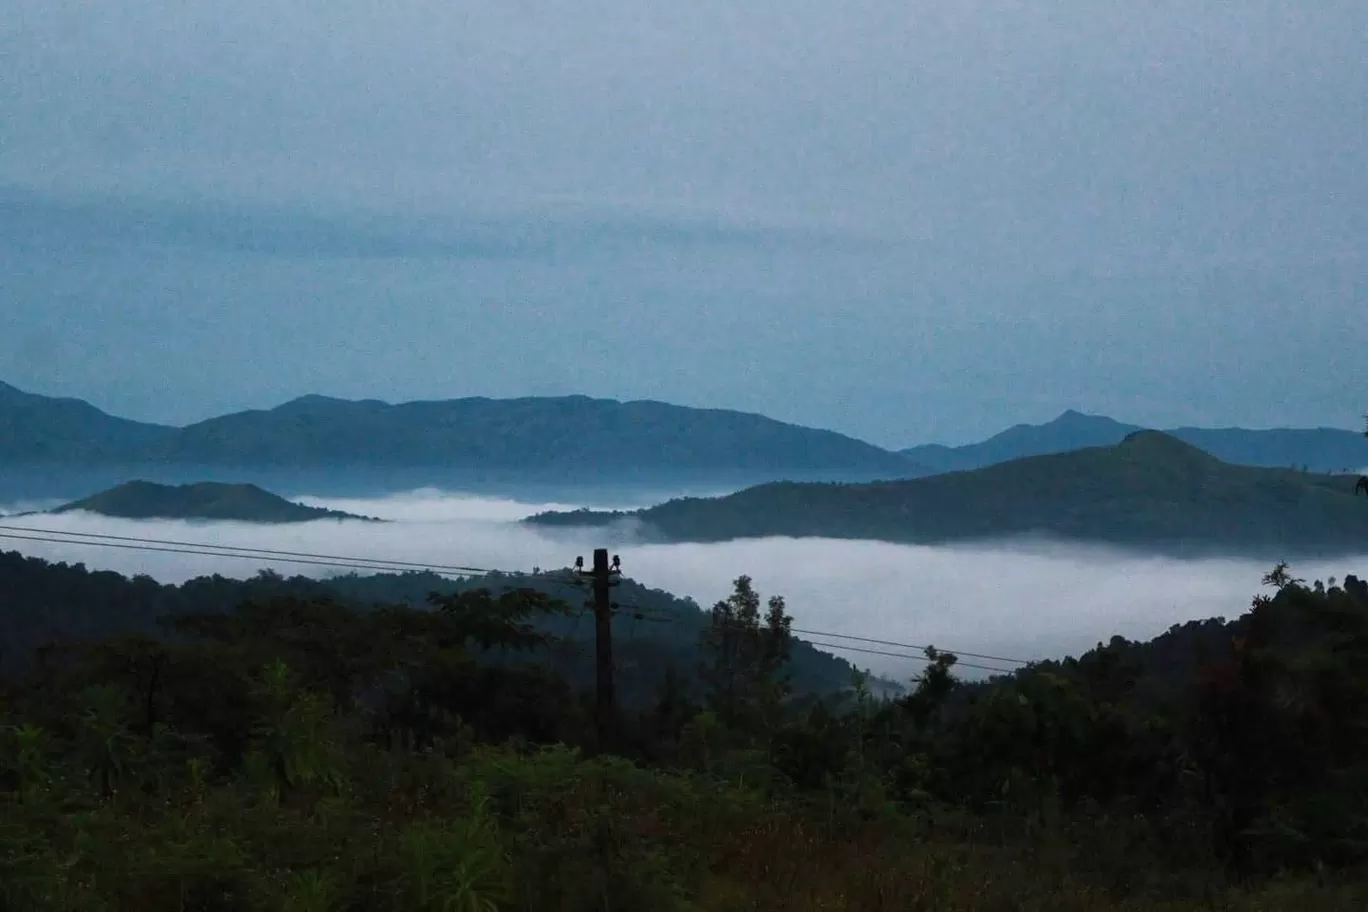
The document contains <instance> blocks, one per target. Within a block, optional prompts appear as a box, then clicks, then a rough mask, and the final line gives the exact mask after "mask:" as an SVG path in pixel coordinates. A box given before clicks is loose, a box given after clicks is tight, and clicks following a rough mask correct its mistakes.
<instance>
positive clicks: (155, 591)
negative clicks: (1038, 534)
mask: <svg viewBox="0 0 1368 912" xmlns="http://www.w3.org/2000/svg"><path fill="white" fill-rule="evenodd" d="M564 580H565V576H564V574H556V573H543V574H528V575H511V574H499V573H495V574H490V575H489V576H482V577H471V578H467V579H461V580H453V579H449V578H446V577H440V576H436V575H434V574H430V573H404V574H377V575H370V576H357V575H349V576H342V577H335V578H333V579H329V580H315V579H311V578H308V577H303V576H296V577H290V578H285V577H281V576H278V575H275V574H270V573H265V574H261V575H258V576H256V577H254V578H252V579H248V580H237V579H229V578H226V577H222V576H212V577H199V578H197V579H193V580H189V581H187V582H186V583H184V584H182V585H179V586H175V585H162V584H159V583H158V582H156V581H155V580H153V579H151V578H150V577H146V576H139V577H135V578H133V579H129V578H127V577H124V576H122V575H120V574H118V573H112V572H108V571H90V570H87V569H86V567H84V566H83V565H81V564H75V565H68V564H62V563H50V562H48V561H44V560H40V559H38V558H30V557H24V556H23V555H21V554H18V553H15V552H5V551H0V672H3V671H4V670H5V669H6V668H9V669H13V668H15V667H19V666H24V665H27V664H28V662H29V660H30V659H31V657H32V656H33V654H34V650H35V649H37V648H39V647H40V646H42V645H43V644H45V643H47V642H51V641H62V640H67V639H72V640H89V639H103V638H106V637H112V636H121V635H125V634H142V635H146V634H156V633H158V632H159V631H160V630H161V629H162V628H161V627H160V626H159V624H158V619H159V618H162V617H170V616H177V615H184V614H198V613H212V614H226V613H229V612H232V611H233V610H234V609H235V608H237V607H238V606H239V605H241V604H243V603H244V602H249V601H251V602H258V603H263V602H267V601H270V600H273V599H282V598H294V599H302V600H305V601H318V600H332V601H336V602H339V603H341V604H343V605H345V606H347V607H350V608H353V609H356V610H366V609H370V608H373V607H375V606H378V605H407V606H410V607H414V608H423V607H426V605H427V597H428V595H429V594H431V593H433V592H437V593H440V594H443V595H450V594H456V593H460V592H468V591H471V590H474V589H488V590H489V591H490V592H492V593H494V594H496V595H497V594H499V593H501V592H507V591H510V590H514V589H532V590H535V591H537V592H542V593H545V594H547V595H549V596H551V597H553V598H556V599H560V600H563V601H566V602H567V603H570V604H573V605H578V604H579V603H580V602H581V601H582V600H583V598H584V593H583V590H581V589H578V588H575V587H574V586H571V585H569V584H567V583H566V582H564ZM614 598H615V599H617V600H618V601H619V603H620V604H622V605H624V606H628V605H630V606H631V608H630V610H623V611H621V612H619V614H618V616H617V617H615V619H614V621H613V628H614V640H615V643H614V658H615V663H616V665H617V669H618V674H617V680H618V688H619V695H620V697H621V699H622V700H623V701H624V702H627V703H630V704H637V703H647V702H649V701H651V700H653V699H655V697H656V695H657V690H658V688H659V686H660V684H661V682H662V680H663V676H664V674H665V670H666V668H667V667H669V666H670V665H674V666H675V668H676V670H677V672H678V673H679V674H680V675H681V676H682V677H683V679H684V680H685V681H689V680H691V679H692V678H693V676H694V675H695V673H696V672H697V669H698V665H699V663H700V661H701V660H702V653H701V651H700V649H699V636H700V634H701V633H702V632H703V630H704V629H705V628H706V627H707V625H708V615H707V614H705V613H704V612H703V611H702V610H701V609H700V607H699V606H698V605H697V604H696V603H695V602H693V601H692V600H689V599H682V598H679V597H677V596H674V595H671V594H670V593H668V592H664V591H662V590H659V589H649V588H647V587H645V586H643V585H641V584H640V583H637V582H635V581H634V580H631V579H623V580H622V585H621V586H620V587H619V588H618V589H616V590H615V592H614ZM638 611H640V612H642V613H645V614H648V615H649V616H650V617H651V618H653V619H654V621H655V622H647V621H645V620H641V619H638V618H636V617H635V616H634V613H635V612H638ZM667 620H668V621H669V623H664V622H663V621H667ZM535 623H536V626H537V627H538V629H540V630H543V631H545V632H548V633H552V634H554V635H556V636H558V637H561V638H563V639H564V640H565V644H564V646H562V647H559V648H557V649H556V650H555V651H554V654H553V655H552V657H551V658H550V661H552V662H553V663H554V664H555V665H556V667H557V670H558V671H559V672H561V673H562V674H565V675H566V676H567V677H568V678H569V679H570V680H571V681H573V682H574V683H576V684H577V685H581V686H584V687H591V686H592V684H593V680H594V665H593V660H592V659H593V645H592V644H593V637H594V625H593V623H592V621H590V622H589V623H584V622H583V621H582V620H581V619H579V618H564V617H554V616H553V617H547V618H538V619H537V620H536V622H535ZM792 661H793V664H792V666H791V670H792V672H793V675H794V681H795V685H796V686H797V687H798V688H799V689H800V690H812V691H816V692H822V693H832V692H837V691H841V690H844V689H845V688H846V687H847V686H848V685H849V683H850V681H851V673H852V670H853V669H852V666H851V665H850V664H849V663H848V662H846V661H845V660H844V659H840V658H837V657H836V656H833V655H831V654H830V653H827V652H821V651H819V650H818V649H817V648H816V647H814V646H812V645H810V644H808V643H805V642H802V641H800V640H795V642H794V646H793V654H792Z"/></svg>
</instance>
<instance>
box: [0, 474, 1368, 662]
mask: <svg viewBox="0 0 1368 912" xmlns="http://www.w3.org/2000/svg"><path fill="white" fill-rule="evenodd" d="M292 496H296V497H297V499H298V500H300V501H301V502H305V503H311V504H319V505H326V506H329V507H332V508H335V509H342V510H346V511H348V512H353V513H356V514H360V515H366V516H378V517H381V518H384V519H388V520H390V522H388V523H379V524H376V523H362V522H350V521H348V522H333V521H318V522H309V523H299V524H293V525H273V526H262V525H252V524H248V523H204V522H179V521H162V520H153V521H147V520H144V521H132V520H119V519H110V518H107V517H100V516H94V515H92V514H88V513H67V514H61V515H46V516H29V517H23V518H22V519H17V518H10V519H7V520H5V523H4V524H5V525H6V526H24V527H28V528H36V529H44V530H53V531H56V532H57V533H59V534H57V535H53V534H51V532H46V533H37V537H39V538H44V537H46V538H60V539H63V540H62V541H61V542H51V541H48V542H42V541H32V540H14V539H9V538H4V537H0V550H9V549H17V550H20V551H22V552H23V553H25V554H29V555H32V556H34V557H44V558H47V559H49V560H61V561H66V562H72V563H74V562H81V563H84V564H86V566H88V567H90V568H92V569H109V570H115V571H118V572H120V573H124V574H129V575H131V574H135V573H146V574H149V575H151V576H152V577H153V578H154V579H157V580H160V581H162V582H172V583H178V582H183V581H184V580H186V579H189V578H191V577H194V576H200V575H208V574H211V573H221V574H223V575H225V576H230V577H238V578H243V577H246V576H251V575H252V574H254V573H256V572H257V571H258V570H259V569H262V568H264V567H270V568H271V569H274V570H276V571H277V572H279V573H283V574H285V575H294V574H296V573H298V574H303V575H313V576H317V575H326V574H327V573H330V572H345V571H341V570H329V569H327V568H323V567H319V566H315V565H291V564H287V563H275V564H269V563H266V564H264V563H262V561H261V559H260V558H259V557H258V558H254V559H252V560H243V559H240V558H234V557H217V556H215V557H210V556H205V555H203V554H184V553H170V551H172V550H175V548H174V547H171V548H170V550H167V551H140V550H136V549H130V548H126V547H118V548H105V547H97V546H92V545H90V544H89V542H90V541H91V539H90V538H89V537H88V536H89V535H90V534H92V533H93V534H97V535H116V536H125V537H131V538H135V539H136V538H142V539H157V540H161V541H163V542H183V543H188V544H199V545H203V544H209V545H214V546H218V547H220V548H237V549H242V548H257V549H274V550H286V551H294V552H297V553H300V554H318V555H329V556H333V557H340V558H366V559H370V560H379V561H385V560H399V561H406V562H410V563H419V564H432V565H443V566H453V565H455V566H472V567H480V568H488V569H499V570H505V571H528V570H532V569H534V568H540V569H543V570H554V569H558V568H564V567H568V566H570V565H571V564H573V562H574V558H575V556H576V555H584V556H585V557H586V558H587V557H588V556H589V553H590V549H591V548H592V542H593V540H594V538H596V537H597V534H596V533H591V534H589V535H587V536H586V535H585V533H584V532H583V531H582V530H570V529H566V530H555V531H548V530H544V529H536V528H531V527H527V526H523V525H521V524H518V523H517V522H516V520H518V519H520V518H522V517H524V516H527V515H530V514H532V513H535V512H539V511H541V510H545V509H556V508H561V509H563V508H564V506H565V505H563V504H534V503H529V502H522V501H517V500H509V499H493V498H484V497H471V496H467V495H459V494H451V493H443V492H440V491H416V492H411V493H409V494H405V495H399V496H393V497H386V498H380V499H367V500H347V499H339V498H328V499H326V500H323V499H319V498H316V497H309V496H307V495H298V494H295V495H292ZM624 505H625V506H631V504H624ZM3 506H4V505H0V507H3ZM11 506H12V505H11ZM29 506H34V505H29ZM0 534H17V535H26V536H27V537H28V538H29V539H31V538H33V537H34V533H0ZM81 536H86V537H85V538H81ZM119 544H121V545H122V544H126V541H120V542H119ZM181 550H187V549H184V548H182V549H181ZM617 550H619V551H620V554H621V557H622V567H623V572H624V574H625V575H626V576H628V577H630V578H632V579H635V580H637V581H638V582H640V583H642V584H643V585H645V586H647V587H649V588H653V589H663V590H665V591H667V592H670V593H673V594H675V595H678V596H681V597H688V598H692V599H693V600H694V601H695V602H696V603H698V604H699V605H700V606H703V607H708V606H711V605H712V604H713V603H715V602H716V601H718V600H719V599H723V598H725V597H726V596H727V595H729V594H730V592H731V587H732V581H733V580H735V579H736V578H737V577H738V576H741V575H742V574H746V575H749V576H750V577H751V578H752V579H753V580H754V583H755V586H756V588H757V590H758V591H759V592H760V593H761V594H762V596H764V597H766V598H767V597H768V596H770V595H782V596H784V598H785V600H786V603H787V606H788V612H789V614H790V615H792V616H793V618H794V622H793V626H794V628H795V629H796V630H802V631H807V633H804V634H800V635H801V636H803V638H804V639H807V640H808V641H809V642H821V643H827V644H837V645H847V646H855V647H856V648H857V649H865V648H868V649H874V650H876V651H878V652H891V653H895V654H900V655H876V654H870V653H867V652H857V651H838V652H837V654H840V655H843V656H844V657H845V658H847V659H848V660H850V661H852V662H854V663H855V664H857V665H858V666H860V667H863V668H870V669H872V670H874V671H876V672H877V673H879V674H881V675H887V676H892V677H894V678H895V679H898V680H904V681H905V680H906V679H908V678H909V677H911V676H912V675H914V674H917V673H919V672H920V671H921V670H922V668H923V667H924V666H925V661H924V660H923V659H922V658H921V656H920V653H919V652H918V651H917V650H915V649H908V648H906V647H915V646H926V645H932V646H936V647H937V648H940V649H948V650H951V651H958V652H973V653H978V654H980V655H985V656H994V657H997V658H998V659H999V660H1002V659H1008V660H1020V661H1030V660H1037V659H1042V658H1051V657H1054V658H1059V657H1062V656H1064V655H1070V654H1073V655H1077V654H1079V653H1080V652H1084V651H1086V650H1088V649H1091V648H1092V647H1093V646H1095V645H1096V644H1097V643H1098V642H1106V641H1108V640H1110V639H1111V637H1112V636H1113V635H1114V634H1116V635H1121V636H1125V637H1127V638H1129V639H1132V640H1149V639H1152V638H1153V637H1155V636H1158V635H1159V634H1161V633H1163V632H1164V631H1165V630H1167V629H1168V628H1169V627H1170V626H1172V625H1173V624H1181V623H1186V622H1187V621H1189V620H1196V619H1206V618H1209V617H1225V618H1228V619H1232V618H1235V617H1238V616H1239V615H1241V614H1243V613H1244V612H1245V611H1247V610H1248V609H1249V605H1250V600H1251V598H1252V597H1253V596H1254V595H1255V594H1256V593H1258V592H1260V591H1261V586H1260V579H1261V578H1262V576H1263V575H1264V574H1265V573H1267V572H1268V571H1269V569H1271V568H1270V567H1268V566H1265V565H1263V564H1260V563H1256V562H1251V561H1245V560H1212V559H1202V560H1179V559H1174V558H1168V557H1154V556H1146V555H1139V554H1134V553H1127V552H1124V551H1119V550H1115V549H1109V548H1093V547H1085V546H1079V545H1077V544H1069V545H1051V544H1049V543H1044V542H1041V543H1037V544H1034V545H1032V546H1030V547H1024V546H1020V545H1016V546H1011V547H1007V546H1003V545H1001V544H996V543H993V542H980V543H977V544H974V545H972V546H956V547H909V546H904V545H893V544H885V543H881V542H862V541H834V540H822V539H754V540H748V541H735V542H724V543H718V544H680V545H646V546H642V545H633V544H632V543H631V542H626V543H624V545H623V547H621V548H620V549H617ZM1292 570H1293V572H1294V574H1295V575H1297V576H1299V577H1302V578H1304V579H1306V580H1308V581H1311V580H1315V579H1322V580H1324V579H1327V578H1329V577H1331V576H1333V577H1335V578H1337V579H1343V578H1344V577H1345V575H1347V574H1350V573H1356V574H1357V575H1359V576H1360V577H1365V576H1368V555H1364V556H1362V557H1357V558H1349V559H1337V560H1335V561H1333V562H1331V563H1324V564H1304V565H1296V566H1293V567H1292ZM651 626H652V625H650V624H642V625H641V628H640V630H638V631H635V632H634V634H633V635H641V636H648V635H650V633H651ZM817 634H824V635H823V636H819V635H817ZM832 634H837V635H842V636H847V637H865V638H872V639H877V640H883V641H885V643H892V644H901V645H900V646H891V645H871V644H862V643H860V642H859V641H858V640H845V641H842V640H841V639H839V637H836V636H832ZM828 651H835V650H828ZM965 661H966V662H969V663H971V664H973V665H986V666H989V667H996V668H1010V667H1015V666H1014V665H1013V664H1012V663H1010V662H1004V661H997V662H993V661H986V660H982V659H977V658H969V657H966V658H965ZM962 673H963V675H964V676H965V677H970V678H972V677H980V676H982V675H983V674H984V673H985V672H984V671H983V670H981V669H973V668H968V667H966V668H965V669H963V672H962Z"/></svg>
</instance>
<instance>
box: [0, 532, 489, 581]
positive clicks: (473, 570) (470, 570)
mask: <svg viewBox="0 0 1368 912" xmlns="http://www.w3.org/2000/svg"><path fill="white" fill-rule="evenodd" d="M0 531H14V532H30V533H38V534H41V535H66V536H79V537H82V538H95V539H102V540H107V541H120V542H137V543H139V544H152V545H171V546H175V547H185V548H204V549H214V550H230V551H245V552H250V553H252V554H262V555H271V556H277V555H279V556H282V557H304V558H308V559H309V560H311V561H313V560H324V561H344V562H345V563H346V565H348V566H357V565H363V564H372V563H379V564H384V565H385V566H386V567H408V568H411V569H416V570H431V571H434V572H437V571H441V572H443V573H457V574H462V575H476V576H485V575H488V574H490V573H497V572H505V573H507V572H512V571H498V570H493V569H489V568H484V567H461V566H455V565H450V564H423V563H417V562H414V561H402V560H382V559H379V558H370V557H344V556H340V555H337V554H311V553H309V552H306V551H281V550H278V549H274V548H248V547H239V546H237V545H214V544H210V543H208V542H186V541H175V540H170V539H162V538H139V537H135V536H129V535H105V534H100V533H96V532H64V531H61V530H58V529H40V528H33V527H28V526H9V525H0ZM3 537H6V538H12V537H15V536H3ZM73 544H95V542H73Z"/></svg>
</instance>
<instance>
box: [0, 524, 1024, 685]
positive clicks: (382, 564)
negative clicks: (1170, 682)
mask: <svg viewBox="0 0 1368 912" xmlns="http://www.w3.org/2000/svg"><path fill="white" fill-rule="evenodd" d="M15 533H37V534H15ZM54 535H60V536H66V537H64V538H54V537H52V536H54ZM0 539H11V540H15V541H32V542H44V543H48V544H62V545H88V546H92V547H100V548H117V549H120V550H127V551H146V552H154V553H162V554H191V555H196V556H201V557H230V558H237V559H239V560H255V561H261V560H263V559H265V560H267V561H269V562H275V563H288V564H299V565H307V566H319V567H333V568H339V569H347V570H364V571H371V572H377V571H390V572H394V573H404V572H409V571H412V570H424V571H427V572H430V573H434V574H437V575H439V576H472V575H489V574H491V573H507V574H510V575H516V574H518V573H519V571H507V570H503V571H500V570H492V569H487V568H479V567H465V566H457V565H446V564H423V563H418V562H415V561H402V560H385V559H380V558H368V557H344V556H340V555H331V554H314V553H310V552H304V551H284V550H280V549H273V548H250V547H245V546H242V547H240V546H234V545H214V544H210V543H207V542H186V541H178V540H173V539H157V538H140V537H135V536H127V535H109V534H101V533H94V532H65V531H61V530H56V529H41V528H35V527H27V526H8V525H0ZM82 539H96V540H94V541H89V540H82ZM548 575H550V574H548ZM575 581H576V580H572V581H571V582H575ZM615 607H621V608H626V609H628V610H631V611H633V612H635V613H636V614H637V615H638V619H639V620H651V621H657V620H659V621H668V622H675V621H677V620H678V619H676V618H660V619H656V618H647V617H645V616H644V614H643V610H642V609H641V608H639V607H637V606H632V605H626V606H615ZM792 632H793V633H799V634H803V635H805V636H818V637H830V638H832V639H842V640H851V641H853V642H861V643H870V644H874V645H878V646H890V647H893V648H896V649H911V650H916V651H918V652H924V651H925V649H926V647H924V646H917V645H913V644H910V643H899V642H895V641H892V640H883V639H878V638H876V637H864V636H856V635H854V634H845V633H835V632H833V631H823V630H810V629H806V628H797V627H795V628H792ZM809 642H811V644H812V645H814V646H821V647H823V648H826V649H836V650H840V651H843V652H859V653H866V654H869V655H881V656H889V657H891V658H900V659H909V660H912V661H918V660H922V659H924V656H923V655H909V654H907V653H901V652H889V651H886V650H878V649H868V648H863V647H859V646H847V645H844V644H841V643H818V642H816V641H809ZM944 651H945V652H948V653H951V654H953V655H955V656H956V657H960V656H967V657H970V658H978V659H985V660H988V661H994V662H1006V663H1008V664H1017V665H1028V664H1030V662H1029V661H1027V660H1024V659H1011V658H1006V657H1003V656H993V655H987V654H983V653H975V652H964V651H959V650H955V649H950V648H946V649H945V650H944ZM956 664H958V665H961V666H963V667H965V668H974V669H978V670H981V671H990V672H996V673H999V674H1011V673H1012V672H1011V670H1010V669H1004V668H995V667H992V666H988V665H980V664H976V663H973V662H963V661H961V662H957V663H956Z"/></svg>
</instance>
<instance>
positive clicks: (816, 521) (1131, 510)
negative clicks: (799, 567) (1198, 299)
mask: <svg viewBox="0 0 1368 912" xmlns="http://www.w3.org/2000/svg"><path fill="white" fill-rule="evenodd" d="M527 522H529V523H531V524H534V525H540V526H562V527H576V526H601V527H608V528H607V529H606V530H605V532H608V533H610V534H611V533H612V532H613V530H614V529H616V530H618V533H617V534H619V535H621V536H623V537H629V538H635V539H638V540H641V539H645V540H648V541H667V542H686V541H687V542H712V541H725V540H731V539H740V538H760V537H770V536H783V537H824V538H848V539H874V540H881V541H888V542H898V543H906V544H945V543H951V542H971V541H987V540H1003V539H1012V538H1029V537H1045V538H1051V539H1062V540H1072V541H1084V542H1094V543H1101V544H1111V545H1118V546H1126V547H1133V548H1142V549H1144V550H1146V551H1150V552H1158V553H1170V554H1175V555H1180V556H1186V555H1192V554H1196V553H1205V554H1224V555H1242V556H1259V557H1262V558H1267V559H1270V560H1277V559H1280V558H1284V557H1289V558H1290V557H1293V556H1296V557H1307V556H1331V555H1343V554H1350V553H1355V554H1362V553H1364V552H1365V551H1368V500H1365V499H1364V498H1362V497H1358V496H1356V495H1355V493H1354V479H1353V478H1352V477H1347V476H1344V475H1326V474H1314V473H1310V472H1302V471H1300V470H1291V469H1272V468H1260V467H1253V466H1238V465H1232V464H1230V463H1226V462H1222V461H1221V460H1219V459H1217V458H1216V457H1214V456H1212V455H1210V454H1209V453H1206V452H1204V451H1202V450H1200V449H1198V448H1197V447H1195V446H1192V445H1191V444H1189V443H1186V442H1184V441H1182V440H1179V439H1177V438H1176V437H1173V436H1170V435H1168V434H1164V433H1161V432H1158V431H1137V432H1133V433H1131V434H1130V435H1128V436H1127V437H1125V438H1124V439H1123V440H1122V441H1121V442H1120V443H1118V444H1116V445H1113V446H1104V447H1088V448H1084V449H1079V450H1074V451H1071V452H1067V453H1056V454H1050V455H1044V456H1031V457H1026V458H1024V459H1016V460H1012V461H1010V462H1004V463H998V464H996V465H992V466H988V467H986V468H981V469H974V470H969V471H959V472H947V473H944V474H940V475H934V476H931V477H927V478H919V479H912V480H906V481H893V482H878V483H872V484H810V483H809V484H799V483H774V484H765V485H759V486H756V487H753V488H748V489H746V490H743V491H739V492H737V493H735V494H731V495H727V496H724V497H717V498H681V499H676V500H672V501H669V502H667V503H664V504H660V505H658V506H655V507H651V508H648V509H644V510H636V511H631V512H593V511H583V510H582V511H574V512H568V513H567V512H560V513H543V514H540V515H538V516H534V517H531V518H530V519H528V520H527Z"/></svg>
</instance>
